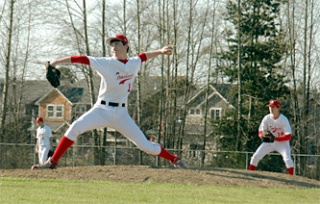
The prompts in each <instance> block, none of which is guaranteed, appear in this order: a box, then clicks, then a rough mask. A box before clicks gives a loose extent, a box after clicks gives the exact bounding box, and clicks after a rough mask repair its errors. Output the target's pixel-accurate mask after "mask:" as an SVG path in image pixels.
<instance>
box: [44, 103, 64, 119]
mask: <svg viewBox="0 0 320 204" xmlns="http://www.w3.org/2000/svg"><path fill="white" fill-rule="evenodd" d="M63 112H64V106H63V105H52V104H51V105H47V117H48V118H63Z"/></svg>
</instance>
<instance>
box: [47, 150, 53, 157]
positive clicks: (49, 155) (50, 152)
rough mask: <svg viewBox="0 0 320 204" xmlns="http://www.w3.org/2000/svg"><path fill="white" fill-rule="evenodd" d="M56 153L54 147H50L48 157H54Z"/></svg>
mask: <svg viewBox="0 0 320 204" xmlns="http://www.w3.org/2000/svg"><path fill="white" fill-rule="evenodd" d="M53 154H54V150H53V149H50V150H49V152H48V158H49V157H52V156H53Z"/></svg>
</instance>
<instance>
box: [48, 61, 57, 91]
mask: <svg viewBox="0 0 320 204" xmlns="http://www.w3.org/2000/svg"><path fill="white" fill-rule="evenodd" d="M46 69H47V73H46V78H47V80H48V81H49V82H50V84H51V85H52V86H53V87H54V88H57V87H58V86H60V75H61V73H60V71H59V69H56V68H55V67H53V66H51V65H50V62H47V63H46Z"/></svg>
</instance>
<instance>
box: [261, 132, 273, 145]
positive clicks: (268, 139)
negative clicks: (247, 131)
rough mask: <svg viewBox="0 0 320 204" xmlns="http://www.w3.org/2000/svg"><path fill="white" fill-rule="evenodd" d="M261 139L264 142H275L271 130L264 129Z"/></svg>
mask: <svg viewBox="0 0 320 204" xmlns="http://www.w3.org/2000/svg"><path fill="white" fill-rule="evenodd" d="M261 139H262V142H274V136H273V134H272V133H271V132H270V131H264V135H263V136H262V138H261Z"/></svg>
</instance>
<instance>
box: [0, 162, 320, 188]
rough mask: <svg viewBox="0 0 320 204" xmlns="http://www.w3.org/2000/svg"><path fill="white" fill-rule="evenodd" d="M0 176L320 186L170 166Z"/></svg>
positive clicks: (278, 176) (319, 184)
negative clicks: (170, 167)
mask: <svg viewBox="0 0 320 204" xmlns="http://www.w3.org/2000/svg"><path fill="white" fill-rule="evenodd" d="M0 177H25V178H50V179H66V180H99V181H118V182H134V183H144V182H155V183H157V182H158V183H181V184H197V185H216V186H246V187H250V186H252V187H279V188H320V181H317V180H312V179H308V178H304V177H300V176H290V175H287V174H283V173H272V172H263V171H254V172H252V171H246V170H238V169H221V168H216V169H206V170H199V169H187V170H184V169H169V168H152V167H147V166H87V167H62V168H58V169H54V170H49V169H45V170H33V171H32V170H29V169H15V170H0Z"/></svg>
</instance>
